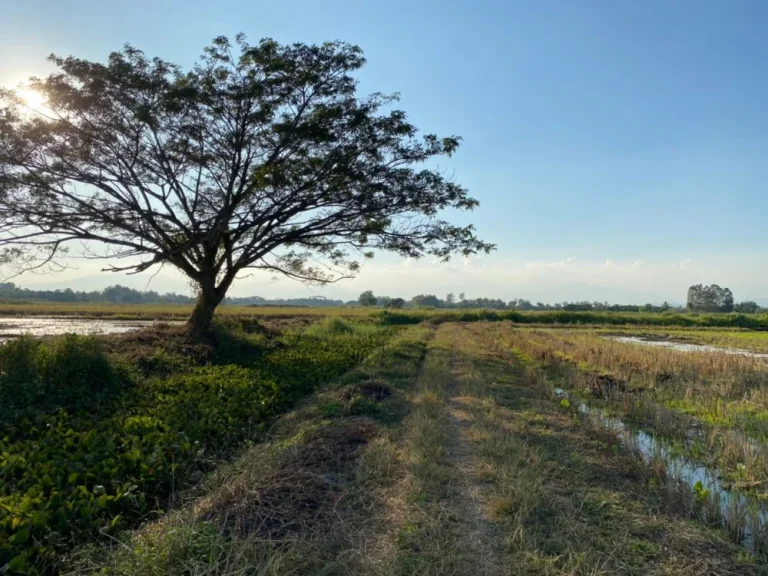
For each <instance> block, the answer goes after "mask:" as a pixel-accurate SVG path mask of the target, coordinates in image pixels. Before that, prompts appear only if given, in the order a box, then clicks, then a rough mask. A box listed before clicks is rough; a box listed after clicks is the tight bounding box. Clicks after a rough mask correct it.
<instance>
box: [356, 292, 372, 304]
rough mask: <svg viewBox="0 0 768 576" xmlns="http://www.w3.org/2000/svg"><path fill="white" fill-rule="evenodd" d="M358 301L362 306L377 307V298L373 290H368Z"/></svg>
mask: <svg viewBox="0 0 768 576" xmlns="http://www.w3.org/2000/svg"><path fill="white" fill-rule="evenodd" d="M357 301H358V302H359V303H360V306H376V296H374V295H373V292H372V291H371V290H366V291H365V292H363V293H362V294H360V296H359V297H358V299H357Z"/></svg>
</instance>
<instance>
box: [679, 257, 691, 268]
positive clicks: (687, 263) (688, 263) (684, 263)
mask: <svg viewBox="0 0 768 576" xmlns="http://www.w3.org/2000/svg"><path fill="white" fill-rule="evenodd" d="M691 264H693V260H691V259H690V258H686V259H685V260H683V261H682V262H680V270H688V268H690V267H691Z"/></svg>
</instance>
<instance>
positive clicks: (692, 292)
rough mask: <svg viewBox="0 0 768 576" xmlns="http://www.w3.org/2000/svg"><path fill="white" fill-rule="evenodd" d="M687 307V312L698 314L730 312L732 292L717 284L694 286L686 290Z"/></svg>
mask: <svg viewBox="0 0 768 576" xmlns="http://www.w3.org/2000/svg"><path fill="white" fill-rule="evenodd" d="M687 306H688V309H689V310H694V311H698V312H732V311H733V292H731V290H730V289H729V288H721V287H720V286H718V285H717V284H712V285H711V286H704V285H702V284H696V285H695V286H691V287H690V288H689V289H688V303H687Z"/></svg>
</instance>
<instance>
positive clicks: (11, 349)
mask: <svg viewBox="0 0 768 576" xmlns="http://www.w3.org/2000/svg"><path fill="white" fill-rule="evenodd" d="M117 372H118V371H116V370H115V369H114V368H113V366H112V364H111V363H110V362H109V360H108V359H107V357H106V355H105V354H104V352H103V351H102V349H101V345H100V343H99V341H98V340H97V339H95V338H92V337H85V336H76V335H74V334H73V335H69V336H65V337H63V338H61V339H57V340H55V341H54V342H52V343H43V342H41V341H39V340H36V339H34V338H32V337H22V338H19V339H18V340H14V341H12V342H10V343H8V344H6V345H4V346H2V347H0V425H2V424H10V423H14V422H18V420H19V419H20V418H22V417H29V416H31V415H32V414H35V413H41V412H42V413H47V412H51V411H54V410H57V409H62V408H63V409H68V410H74V409H83V410H91V409H93V407H94V405H98V404H99V403H101V402H102V401H104V400H105V399H106V398H107V397H108V396H110V395H111V394H112V393H113V392H114V391H115V388H116V387H117V385H118V384H119V383H120V378H119V377H118V373H117Z"/></svg>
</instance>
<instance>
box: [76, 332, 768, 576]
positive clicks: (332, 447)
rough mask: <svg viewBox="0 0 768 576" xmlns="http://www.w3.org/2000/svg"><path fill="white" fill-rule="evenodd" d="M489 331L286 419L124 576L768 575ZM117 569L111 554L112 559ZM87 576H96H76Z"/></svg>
mask: <svg viewBox="0 0 768 576" xmlns="http://www.w3.org/2000/svg"><path fill="white" fill-rule="evenodd" d="M657 486H658V483H657V476H656V475H655V472H654V471H653V470H647V469H646V467H644V466H643V465H641V463H640V462H639V461H638V460H637V459H636V458H635V457H634V456H633V455H632V454H628V453H624V451H623V450H622V449H621V448H620V447H619V446H618V444H617V443H616V439H615V438H614V437H611V436H610V435H606V434H605V433H601V432H600V431H597V430H593V429H589V428H587V427H585V426H584V425H583V424H582V423H581V422H580V421H579V420H578V419H576V418H574V415H573V413H572V412H570V411H568V410H564V409H562V408H561V407H560V406H559V405H558V403H557V402H555V401H553V399H552V398H551V394H550V393H549V392H548V390H547V388H546V386H545V383H544V382H543V381H542V377H541V375H539V374H537V373H535V372H531V371H530V370H528V369H526V368H525V367H524V366H522V365H520V364H519V363H517V362H516V361H515V359H514V358H512V357H511V356H507V355H504V353H503V352H500V351H498V348H496V347H494V345H493V341H492V339H489V336H488V334H487V333H486V332H485V331H484V328H483V326H482V325H478V324H458V323H446V324H442V325H440V326H439V327H438V328H436V329H427V328H424V327H418V328H415V329H413V330H411V331H409V332H407V333H405V334H404V336H403V338H402V339H401V340H400V341H398V342H395V343H394V345H393V346H391V347H389V348H387V349H386V350H382V352H381V354H379V355H378V356H377V357H376V358H375V359H373V360H372V361H371V362H369V363H367V364H366V365H365V366H363V367H361V368H359V369H357V370H355V371H353V372H352V373H350V374H348V375H347V376H345V377H344V378H342V379H341V380H340V381H339V382H338V383H337V384H336V385H334V386H331V387H329V388H328V389H326V390H324V391H322V392H320V393H318V394H316V395H315V396H314V397H313V398H312V399H310V400H309V401H308V402H306V403H305V404H304V405H303V406H302V407H301V408H300V409H299V410H297V411H295V412H294V413H292V414H291V415H289V416H288V417H286V418H283V419H282V421H281V423H280V424H279V426H278V427H277V428H276V430H275V433H274V435H273V438H272V440H271V441H270V442H267V443H265V444H262V445H259V446H256V447H254V448H253V449H252V450H250V451H249V452H248V453H247V454H245V455H244V456H243V458H241V459H240V460H239V461H238V463H237V464H236V465H234V466H232V467H231V468H228V469H226V470H222V471H221V472H220V474H219V476H218V477H217V478H215V479H212V480H211V481H210V488H209V490H208V492H207V494H206V495H204V496H202V497H197V498H195V499H194V500H193V501H191V502H190V505H189V506H188V507H187V509H186V510H185V511H183V512H181V513H179V514H175V515H173V516H169V517H165V518H162V519H161V520H160V521H158V522H155V523H152V524H151V525H148V526H147V527H146V528H145V529H144V530H142V531H140V532H138V533H136V534H134V535H133V536H132V537H131V538H129V539H127V540H126V541H125V542H124V544H123V545H122V546H121V547H118V548H117V551H115V552H113V553H112V554H111V555H110V557H109V558H110V559H109V561H108V562H106V563H105V562H104V561H103V560H101V561H99V562H97V563H95V564H94V565H93V567H94V568H95V567H97V566H98V567H106V568H107V573H111V574H146V575H166V574H181V573H183V574H189V575H203V574H206V575H213V574H218V575H227V576H234V575H235V574H249V575H250V574H254V575H261V574H263V575H278V574H280V575H283V574H297V575H298V574H329V575H330V574H334V575H336V574H339V575H353V574H366V575H367V574H372V575H381V576H396V575H406V574H408V575H411V574H414V575H425V576H426V575H465V574H466V575H471V576H484V575H489V576H496V575H516V574H531V575H534V574H536V575H538V574H543V575H563V576H565V575H575V574H589V575H592V574H595V575H596V574H633V575H634V574H637V575H644V574H660V575H661V574H676V575H677V574H681V575H691V576H693V575H699V574H759V573H762V572H761V570H760V566H758V565H756V564H755V563H754V561H753V560H752V559H751V558H750V557H749V556H748V555H747V554H746V552H745V551H743V550H742V549H740V548H737V547H734V546H732V545H730V544H728V543H727V542H726V540H725V539H724V538H723V537H722V535H721V534H719V533H718V532H716V531H714V530H710V529H708V528H706V527H704V526H702V525H700V524H697V523H694V522H691V521H688V520H686V519H684V518H683V517H682V515H678V514H677V513H676V512H675V510H676V509H675V506H674V502H670V499H669V497H668V493H667V492H665V491H664V490H662V489H660V488H658V487H657ZM103 556H104V554H103V551H102V554H101V557H102V558H103ZM73 566H77V567H78V569H77V570H75V569H73V572H78V573H82V572H84V571H85V570H84V569H83V567H84V566H85V565H84V564H83V563H82V562H81V563H80V564H73Z"/></svg>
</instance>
